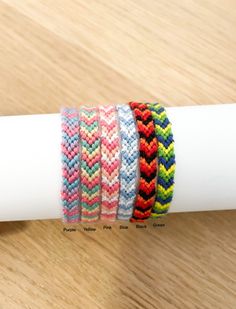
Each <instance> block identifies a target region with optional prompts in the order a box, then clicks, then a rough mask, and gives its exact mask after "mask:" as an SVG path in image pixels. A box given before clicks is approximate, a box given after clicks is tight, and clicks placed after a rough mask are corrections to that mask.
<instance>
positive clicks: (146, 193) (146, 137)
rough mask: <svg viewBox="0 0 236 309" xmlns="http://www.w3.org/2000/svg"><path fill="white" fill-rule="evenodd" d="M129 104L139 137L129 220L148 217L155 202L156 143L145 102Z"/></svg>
mask: <svg viewBox="0 0 236 309" xmlns="http://www.w3.org/2000/svg"><path fill="white" fill-rule="evenodd" d="M129 105H130V107H131V109H132V110H133V112H134V115H135V118H136V124H137V130H138V133H139V137H140V143H139V145H140V146H139V154H140V158H139V169H140V180H139V185H138V193H137V197H136V201H135V206H134V212H133V216H132V218H131V221H143V220H145V219H147V218H149V216H150V214H151V210H152V207H153V205H154V202H155V194H156V178H157V149H158V143H157V138H156V135H155V127H154V123H153V119H152V113H151V111H150V110H149V109H148V107H147V104H145V103H137V102H130V103H129Z"/></svg>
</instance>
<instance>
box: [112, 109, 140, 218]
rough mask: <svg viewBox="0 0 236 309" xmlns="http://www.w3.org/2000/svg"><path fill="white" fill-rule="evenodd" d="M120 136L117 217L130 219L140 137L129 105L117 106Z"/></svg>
mask: <svg viewBox="0 0 236 309" xmlns="http://www.w3.org/2000/svg"><path fill="white" fill-rule="evenodd" d="M117 111H118V119H119V127H120V137H121V166H120V197H119V205H118V214H117V218H118V219H119V220H129V219H130V218H131V216H132V213H133V205H134V201H135V197H136V190H137V181H138V175H137V170H138V152H139V145H138V143H139V139H138V132H137V129H136V122H135V119H134V115H133V113H132V110H131V109H130V106H129V105H119V106H117Z"/></svg>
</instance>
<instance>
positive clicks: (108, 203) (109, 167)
mask: <svg viewBox="0 0 236 309" xmlns="http://www.w3.org/2000/svg"><path fill="white" fill-rule="evenodd" d="M99 111H100V126H101V186H102V187H101V191H102V192H101V194H102V197H101V215H100V219H101V220H107V221H114V220H116V215H117V208H118V203H119V190H120V179H119V177H120V137H119V127H118V120H117V111H116V107H115V106H100V107H99Z"/></svg>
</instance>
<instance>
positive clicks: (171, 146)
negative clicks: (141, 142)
mask: <svg viewBox="0 0 236 309" xmlns="http://www.w3.org/2000/svg"><path fill="white" fill-rule="evenodd" d="M159 148H160V150H162V151H163V152H164V153H166V154H168V153H169V152H170V151H173V150H174V143H172V144H170V145H169V147H168V148H166V147H165V146H164V145H163V144H162V143H159Z"/></svg>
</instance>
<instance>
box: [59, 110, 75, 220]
mask: <svg viewBox="0 0 236 309" xmlns="http://www.w3.org/2000/svg"><path fill="white" fill-rule="evenodd" d="M61 120H62V143H61V150H62V179H63V183H62V190H61V199H62V207H63V215H64V221H65V222H66V223H74V222H78V221H79V219H80V209H79V192H78V187H79V120H78V112H77V110H76V109H74V108H63V109H62V110H61Z"/></svg>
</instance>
